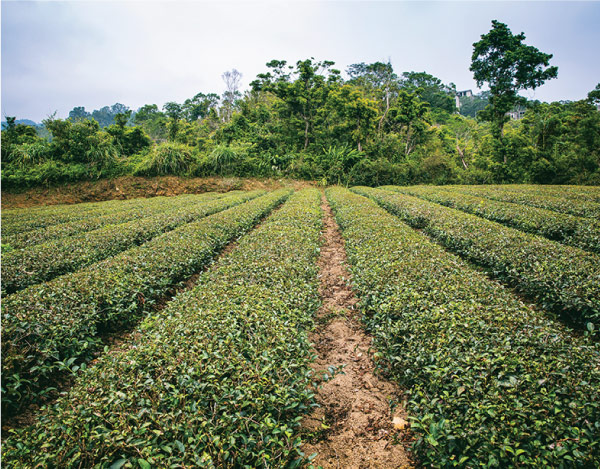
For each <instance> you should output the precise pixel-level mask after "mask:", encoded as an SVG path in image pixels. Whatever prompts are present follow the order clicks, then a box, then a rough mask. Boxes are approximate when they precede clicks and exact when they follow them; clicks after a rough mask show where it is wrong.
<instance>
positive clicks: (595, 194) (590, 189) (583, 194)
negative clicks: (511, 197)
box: [453, 184, 600, 202]
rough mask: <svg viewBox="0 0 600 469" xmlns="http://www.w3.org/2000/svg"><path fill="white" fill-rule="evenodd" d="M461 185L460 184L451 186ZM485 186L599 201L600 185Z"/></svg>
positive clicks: (531, 193) (532, 193)
mask: <svg viewBox="0 0 600 469" xmlns="http://www.w3.org/2000/svg"><path fill="white" fill-rule="evenodd" d="M453 187H461V186H453ZM485 187H486V188H490V189H494V190H505V191H511V192H518V193H522V194H523V193H525V194H530V195H533V196H535V195H549V196H552V197H562V198H565V199H570V200H582V201H588V202H600V187H598V186H572V185H564V186H555V185H546V184H544V185H534V184H503V185H489V186H488V185H486V186H485Z"/></svg>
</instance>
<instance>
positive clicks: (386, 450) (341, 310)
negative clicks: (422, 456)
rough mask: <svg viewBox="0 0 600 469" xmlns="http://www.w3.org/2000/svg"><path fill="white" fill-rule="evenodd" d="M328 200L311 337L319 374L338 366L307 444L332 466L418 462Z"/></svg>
mask: <svg viewBox="0 0 600 469" xmlns="http://www.w3.org/2000/svg"><path fill="white" fill-rule="evenodd" d="M321 206H322V209H323V213H324V220H323V222H324V227H323V244H322V246H321V257H320V259H319V264H320V277H321V287H320V289H321V296H322V300H323V305H322V306H321V308H320V309H319V311H318V313H317V323H318V326H317V330H316V331H315V332H314V333H313V335H312V337H311V341H312V342H313V343H314V344H315V349H316V353H317V355H318V358H317V360H316V362H315V365H314V373H315V375H316V376H317V377H321V376H323V375H324V374H328V375H331V371H332V369H331V367H335V369H336V370H337V372H335V373H334V376H333V378H332V379H329V381H326V382H324V383H323V384H322V385H321V386H320V387H319V388H318V390H317V402H318V403H319V405H320V406H319V407H317V408H316V409H315V410H314V411H313V412H312V413H311V414H310V415H309V416H308V417H307V418H305V419H304V421H303V433H304V436H305V439H306V440H307V443H305V444H304V446H303V448H302V449H303V451H304V454H305V455H307V456H310V455H312V454H314V453H317V456H316V457H315V459H314V460H313V461H312V463H313V464H314V466H315V467H323V468H324V469H327V468H402V467H412V465H413V464H412V462H411V460H410V454H409V451H408V449H407V444H406V443H405V441H406V440H407V439H408V438H409V435H408V424H407V422H406V420H407V416H406V414H405V412H404V410H403V409H401V408H400V407H399V406H398V407H395V408H394V409H392V406H391V404H392V403H397V402H399V401H401V391H400V390H399V389H398V388H397V387H396V386H395V385H393V384H392V383H390V382H389V381H386V380H384V379H382V378H381V377H379V376H377V375H376V374H375V368H374V365H373V362H372V359H371V357H370V354H371V352H372V345H371V342H372V340H371V338H370V337H369V336H368V335H366V334H365V332H364V331H363V330H362V327H361V326H360V324H359V322H358V319H357V318H356V315H355V313H354V306H355V304H356V303H357V299H356V298H355V296H354V294H353V292H352V289H351V288H350V286H349V279H350V275H349V272H348V270H347V268H346V252H345V249H344V242H343V239H342V237H341V234H340V231H339V228H338V226H337V223H336V222H335V219H334V217H333V213H332V211H331V208H330V206H329V204H328V203H327V200H326V199H325V197H324V196H323V199H322V205H321ZM340 369H341V372H339V371H340Z"/></svg>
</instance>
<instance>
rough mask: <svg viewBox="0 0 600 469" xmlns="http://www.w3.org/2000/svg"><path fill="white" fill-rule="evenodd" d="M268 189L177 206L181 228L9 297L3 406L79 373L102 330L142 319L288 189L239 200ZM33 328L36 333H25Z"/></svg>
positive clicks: (9, 407) (13, 406)
mask: <svg viewBox="0 0 600 469" xmlns="http://www.w3.org/2000/svg"><path fill="white" fill-rule="evenodd" d="M262 192H263V191H254V192H249V193H241V194H235V195H232V196H230V197H225V198H223V199H218V200H216V201H213V202H207V203H205V204H198V205H197V206H192V207H190V208H187V209H186V208H182V209H180V210H176V211H175V213H173V214H172V215H171V217H170V218H171V223H172V224H173V225H174V226H178V228H177V229H175V230H173V231H169V232H166V233H163V234H162V235H159V236H156V237H154V239H152V240H151V241H149V242H146V243H145V244H142V245H141V246H138V247H133V248H131V249H128V250H126V251H123V252H122V253H121V254H118V255H116V256H114V257H111V258H108V259H105V260H104V261H102V262H98V263H96V264H92V265H91V266H89V267H88V268H86V269H83V270H79V271H77V272H74V273H71V274H68V275H63V276H61V277H58V278H56V279H54V280H52V281H50V282H47V283H44V284H40V285H33V286H31V287H29V288H26V289H24V290H22V291H20V292H17V293H15V294H12V295H9V296H7V297H6V298H4V300H3V301H2V317H3V324H2V326H3V337H2V357H3V360H2V377H3V383H2V407H3V411H8V412H15V411H17V410H18V409H19V408H21V407H22V406H23V405H27V404H28V403H30V402H32V401H33V402H35V401H36V400H38V399H40V398H41V397H43V396H44V394H46V393H47V392H48V391H50V390H51V389H50V388H51V387H52V380H53V379H56V378H57V373H60V372H68V371H76V370H73V369H72V367H71V365H75V366H77V367H79V363H80V362H81V360H85V359H88V358H90V356H91V353H92V352H93V350H94V349H95V348H96V346H97V345H98V344H99V342H100V340H101V337H100V335H101V334H102V332H106V331H110V330H119V329H121V328H124V327H126V326H127V325H131V324H132V323H135V322H136V321H137V319H138V318H139V317H140V316H141V315H142V314H144V313H145V312H148V311H150V309H151V308H152V306H153V304H154V302H155V301H156V300H157V299H158V298H160V297H161V296H162V295H165V294H166V293H167V292H168V290H169V289H170V288H172V287H173V286H174V285H175V284H176V283H177V282H179V281H181V280H184V279H187V278H189V276H190V275H192V274H193V273H195V272H197V271H198V270H199V269H201V268H203V267H204V266H206V265H207V264H208V263H209V262H210V261H211V259H212V257H213V256H214V254H215V253H216V252H218V251H219V249H220V248H221V247H223V246H224V245H225V244H226V243H227V242H228V241H229V240H231V239H232V238H234V237H235V236H238V235H239V234H241V233H243V232H245V231H247V230H248V229H250V228H251V227H252V226H253V225H254V224H255V222H256V221H257V220H258V219H259V218H261V217H262V216H263V215H264V214H265V213H267V212H268V211H270V210H271V209H272V208H273V207H274V206H275V205H277V204H278V203H279V202H280V201H281V200H282V198H285V197H286V196H287V195H288V192H287V191H279V192H275V193H272V194H268V195H266V196H264V197H260V198H258V199H257V200H256V201H251V202H249V203H247V204H243V205H239V204H242V203H243V202H245V201H247V200H249V199H253V198H256V197H257V196H259V195H260V194H261V193H262ZM238 205H239V206H238ZM228 207H233V208H229V209H227V208H228ZM225 209H227V210H225ZM215 212H217V213H215ZM211 213H213V214H214V215H211V216H208V217H206V218H203V217H205V216H207V215H210V214H211ZM157 225H158V226H161V227H162V228H164V229H166V230H168V229H169V227H168V225H165V220H164V219H160V220H156V223H155V224H148V223H146V224H145V228H146V229H149V230H155V229H156V226H157ZM154 234H156V232H154ZM114 235H116V234H115V233H114V232H113V236H114ZM150 237H151V236H150ZM147 238H148V239H149V237H147ZM108 244H109V243H107V248H108ZM65 250H67V249H65ZM27 330H29V331H34V330H35V333H34V334H23V331H27ZM67 364H68V366H67Z"/></svg>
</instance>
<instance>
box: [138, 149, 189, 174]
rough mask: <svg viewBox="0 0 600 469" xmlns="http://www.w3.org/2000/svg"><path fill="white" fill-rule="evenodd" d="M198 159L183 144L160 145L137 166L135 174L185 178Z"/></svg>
mask: <svg viewBox="0 0 600 469" xmlns="http://www.w3.org/2000/svg"><path fill="white" fill-rule="evenodd" d="M196 162H197V158H196V156H195V154H194V152H193V150H192V148H190V147H189V146H187V145H183V144H181V143H170V142H168V143H160V144H158V145H156V146H154V147H153V148H152V150H151V151H150V152H149V153H148V154H147V155H146V156H145V157H144V158H143V159H142V161H140V163H139V164H138V165H137V167H136V169H135V171H134V174H136V175H140V176H164V175H177V176H184V175H187V174H190V172H191V170H192V169H193V167H194V165H195V164H196Z"/></svg>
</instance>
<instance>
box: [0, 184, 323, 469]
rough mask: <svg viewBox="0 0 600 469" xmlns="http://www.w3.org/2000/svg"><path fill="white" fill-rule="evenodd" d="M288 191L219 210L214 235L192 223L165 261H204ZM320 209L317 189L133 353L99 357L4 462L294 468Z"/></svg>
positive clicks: (274, 219) (297, 200) (209, 275)
mask: <svg viewBox="0 0 600 469" xmlns="http://www.w3.org/2000/svg"><path fill="white" fill-rule="evenodd" d="M287 194H288V193H287V191H279V192H277V193H273V194H269V195H266V196H264V197H262V198H259V199H257V200H255V201H253V202H249V203H247V204H244V205H242V206H240V207H238V208H236V209H233V210H231V211H229V215H227V216H226V213H227V212H223V216H222V217H221V218H220V220H219V221H218V222H217V221H216V220H215V223H214V224H213V225H212V228H211V226H209V225H208V224H206V225H198V224H196V227H195V228H194V229H193V230H192V228H191V227H190V229H188V230H186V235H185V236H183V233H182V236H180V237H178V238H176V239H172V240H171V244H170V245H164V246H162V247H161V250H160V252H163V253H164V252H165V248H171V249H172V250H175V251H176V252H177V254H170V256H168V257H175V258H176V259H177V260H178V261H179V262H183V261H184V259H187V258H189V257H190V256H191V255H193V256H197V255H198V253H200V252H203V254H202V255H201V257H202V258H203V259H206V260H208V259H210V257H211V256H212V254H213V252H214V251H215V250H216V249H217V246H222V244H223V242H224V241H225V239H226V238H232V237H233V236H235V233H236V232H237V233H238V234H239V232H240V231H245V230H247V229H248V228H250V227H251V226H253V225H254V224H255V223H256V222H257V220H258V219H259V218H260V217H261V216H263V215H264V214H266V213H267V212H268V211H269V210H270V209H272V208H273V207H274V206H275V205H277V204H278V203H280V202H281V201H282V199H284V198H286V197H287ZM319 204H320V194H319V193H318V191H316V190H314V189H313V190H307V191H303V192H301V193H298V194H295V195H293V196H292V197H291V199H290V201H289V202H288V203H286V204H285V205H283V207H282V208H281V209H280V210H278V211H277V212H275V213H274V214H273V215H272V216H271V217H270V218H268V219H267V220H266V221H265V222H264V223H263V224H262V225H261V226H260V227H259V228H258V229H256V230H254V231H253V232H252V233H250V234H249V235H247V236H245V237H243V238H242V239H241V240H240V242H239V244H238V246H237V248H236V249H235V250H233V251H232V252H231V253H229V254H228V255H227V256H225V257H223V258H222V259H221V260H220V261H219V262H218V263H217V264H215V266H214V268H213V269H211V270H210V271H208V272H206V274H204V275H203V276H202V277H201V278H200V280H199V283H198V285H197V286H196V287H195V288H193V289H192V290H190V291H188V292H186V293H184V294H181V295H178V296H177V297H176V298H175V299H174V300H173V301H172V302H171V303H170V304H169V306H168V307H167V308H166V309H165V310H163V311H162V312H161V313H160V315H151V316H149V317H148V318H147V319H146V320H145V321H143V322H142V324H141V325H140V326H139V328H137V330H136V335H137V337H138V339H137V340H136V341H135V343H134V344H132V345H133V346H131V347H128V348H127V349H124V350H123V351H122V353H114V354H113V353H109V354H104V355H103V356H102V357H101V358H99V359H98V361H97V363H96V364H95V366H94V367H92V368H89V369H88V370H86V371H84V372H83V373H81V376H80V377H79V378H78V379H77V382H76V384H75V386H74V387H73V388H72V389H71V391H70V393H69V395H68V396H67V397H65V398H62V399H59V401H58V402H57V404H56V405H55V406H53V407H52V408H51V409H49V412H48V413H47V414H45V416H44V417H42V418H41V420H40V421H39V422H37V423H36V424H35V425H34V426H32V427H29V428H28V429H25V430H23V431H21V432H19V433H17V434H14V435H12V436H11V437H10V438H8V439H7V440H6V441H5V442H3V445H2V456H3V458H2V459H3V462H4V464H6V465H27V466H48V465H56V466H60V467H69V466H77V465H83V466H89V467H92V466H96V465H97V466H99V467H109V466H110V465H115V464H117V465H124V464H130V465H139V466H140V467H150V465H151V466H152V467H171V466H182V467H192V466H194V467H257V468H258V467H262V468H267V467H297V466H298V465H299V463H301V462H302V460H303V458H302V456H301V453H300V448H299V447H300V439H299V438H298V437H297V431H298V427H299V420H300V416H301V414H302V413H304V412H306V411H307V410H308V409H309V408H310V406H311V405H313V403H314V394H313V391H312V389H311V382H312V380H313V379H312V377H311V374H310V362H311V360H312V358H313V352H312V350H311V344H310V342H309V340H308V332H309V330H310V329H311V327H312V324H313V317H312V316H313V314H314V312H315V310H316V309H317V307H318V305H319V296H318V295H319V293H318V278H317V272H318V268H317V265H316V259H317V256H318V246H319V237H320V228H321V210H320V208H319ZM234 211H235V213H236V215H235V216H234V214H233V213H234ZM218 225H221V226H220V228H219V229H217V226H218ZM215 238H219V241H216V240H215ZM156 247H158V246H156ZM190 251H191V252H190ZM207 251H208V253H210V255H207V254H206V252H207ZM151 252H156V250H155V249H153V250H152V251H151ZM165 260H166V259H165ZM155 262H156V261H154V262H153V263H155ZM196 264H198V263H196ZM165 267H166V266H165ZM154 268H156V266H154ZM193 268H198V265H196V266H194V267H193ZM187 270H188V271H189V269H187ZM155 278H157V279H158V278H160V277H159V275H158V274H157V276H156V277H155ZM81 401H84V402H86V403H87V404H86V405H73V403H74V402H81ZM141 461H143V463H141Z"/></svg>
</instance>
